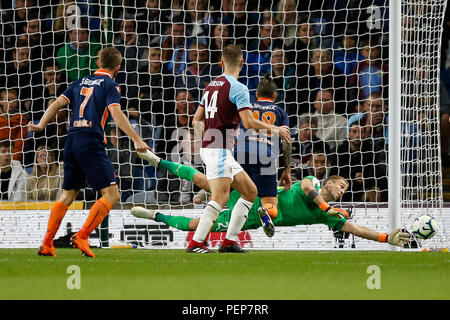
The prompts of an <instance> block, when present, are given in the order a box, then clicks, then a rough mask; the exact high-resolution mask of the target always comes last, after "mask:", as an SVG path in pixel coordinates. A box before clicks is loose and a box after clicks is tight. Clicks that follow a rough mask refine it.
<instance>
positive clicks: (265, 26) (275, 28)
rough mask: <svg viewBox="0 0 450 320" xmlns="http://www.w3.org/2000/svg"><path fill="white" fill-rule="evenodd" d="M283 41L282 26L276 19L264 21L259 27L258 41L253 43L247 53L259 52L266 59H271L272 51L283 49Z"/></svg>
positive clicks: (270, 18)
mask: <svg viewBox="0 0 450 320" xmlns="http://www.w3.org/2000/svg"><path fill="white" fill-rule="evenodd" d="M282 45H283V41H282V39H281V37H280V26H279V25H278V22H277V21H276V20H275V18H272V17H269V18H267V19H264V20H263V22H262V24H261V25H260V27H259V36H258V40H256V41H254V42H252V43H251V44H250V45H249V46H248V48H247V51H257V52H258V53H259V54H260V55H262V56H263V57H264V58H265V59H264V60H269V59H270V54H271V51H272V50H273V49H274V48H275V47H282Z"/></svg>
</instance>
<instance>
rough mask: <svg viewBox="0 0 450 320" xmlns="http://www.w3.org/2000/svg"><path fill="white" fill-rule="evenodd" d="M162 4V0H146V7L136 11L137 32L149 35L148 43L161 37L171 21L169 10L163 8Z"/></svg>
mask: <svg viewBox="0 0 450 320" xmlns="http://www.w3.org/2000/svg"><path fill="white" fill-rule="evenodd" d="M161 5H162V0H146V1H145V7H140V8H138V9H137V11H136V21H137V32H138V33H139V34H140V35H143V36H146V37H148V39H147V42H148V43H150V42H152V41H154V40H156V39H160V38H161V36H162V35H163V34H164V33H165V26H167V24H168V23H169V18H168V13H167V10H162V8H161Z"/></svg>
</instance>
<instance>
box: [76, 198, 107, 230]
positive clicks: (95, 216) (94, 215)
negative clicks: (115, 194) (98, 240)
mask: <svg viewBox="0 0 450 320" xmlns="http://www.w3.org/2000/svg"><path fill="white" fill-rule="evenodd" d="M111 208H112V205H111V203H110V202H109V201H108V200H107V199H105V198H100V199H98V200H97V202H96V203H94V205H93V206H92V208H91V211H89V216H88V217H87V219H86V222H85V223H84V225H83V227H82V228H81V230H80V231H79V232H78V236H79V237H80V238H82V239H87V238H88V237H89V235H90V234H91V232H92V231H94V229H95V228H97V226H98V225H99V224H100V223H101V222H102V221H103V219H105V217H106V216H107V215H108V213H109V210H111Z"/></svg>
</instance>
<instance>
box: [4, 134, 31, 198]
mask: <svg viewBox="0 0 450 320" xmlns="http://www.w3.org/2000/svg"><path fill="white" fill-rule="evenodd" d="M26 179H27V172H26V171H25V169H24V168H23V167H22V165H21V164H20V162H19V161H17V160H13V159H12V156H11V142H10V141H9V140H2V141H0V186H1V187H0V200H1V201H12V202H16V201H25V195H26Z"/></svg>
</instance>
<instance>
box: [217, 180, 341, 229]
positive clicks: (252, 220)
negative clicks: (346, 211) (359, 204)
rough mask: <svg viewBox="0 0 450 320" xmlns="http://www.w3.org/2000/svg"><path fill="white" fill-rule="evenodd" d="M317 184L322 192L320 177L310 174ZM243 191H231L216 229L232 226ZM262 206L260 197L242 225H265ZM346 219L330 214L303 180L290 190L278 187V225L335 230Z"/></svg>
mask: <svg viewBox="0 0 450 320" xmlns="http://www.w3.org/2000/svg"><path fill="white" fill-rule="evenodd" d="M306 179H310V180H311V181H312V183H313V184H314V187H315V188H316V190H317V191H319V192H320V188H321V187H320V182H319V180H318V179H317V178H315V177H312V176H308V177H306ZM240 197H241V195H240V194H239V193H238V192H237V191H233V192H231V194H230V200H229V201H228V203H227V206H228V207H229V209H228V210H226V211H224V212H222V213H221V214H220V216H219V219H218V220H217V223H216V225H215V227H214V229H213V231H224V230H226V227H228V222H229V221H230V217H231V211H232V209H233V207H234V205H235V203H236V202H237V200H238V199H239V198H240ZM260 206H261V200H260V198H259V197H258V198H256V200H255V202H254V203H253V206H252V207H251V209H250V211H249V213H248V219H247V221H246V223H245V225H244V227H243V228H242V229H243V230H247V229H257V228H259V227H260V226H261V221H260V219H259V216H258V208H259V207H260ZM345 221H346V219H339V218H335V217H331V216H329V215H328V214H327V213H326V212H324V211H322V210H321V209H320V208H319V207H318V206H317V205H316V204H315V203H314V202H313V201H312V200H311V199H309V198H308V196H307V195H306V194H305V193H304V192H303V190H302V188H301V182H300V181H299V182H297V183H294V184H293V185H292V186H291V188H290V189H289V190H286V191H284V190H283V187H278V215H277V217H276V218H275V219H273V223H274V225H275V226H297V225H304V224H317V223H322V224H326V225H327V226H329V227H330V228H332V229H333V230H340V229H341V228H342V226H343V224H344V223H345Z"/></svg>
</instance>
